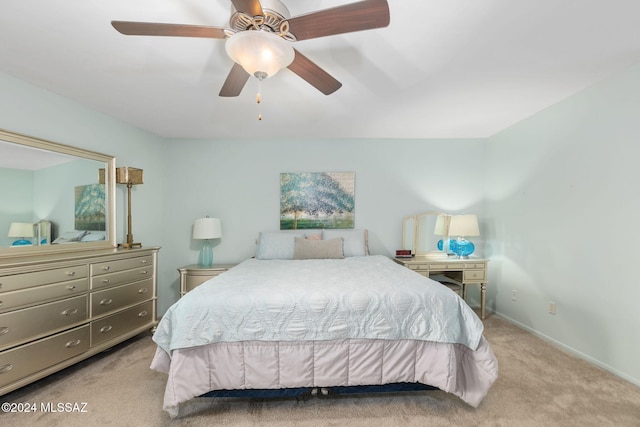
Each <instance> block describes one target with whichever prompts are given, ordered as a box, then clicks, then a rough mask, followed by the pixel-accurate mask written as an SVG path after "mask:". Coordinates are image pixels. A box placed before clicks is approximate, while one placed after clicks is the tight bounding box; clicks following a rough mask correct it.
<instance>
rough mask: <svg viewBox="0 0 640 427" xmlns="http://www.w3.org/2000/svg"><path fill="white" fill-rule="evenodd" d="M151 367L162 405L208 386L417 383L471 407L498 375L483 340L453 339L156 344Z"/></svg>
mask: <svg viewBox="0 0 640 427" xmlns="http://www.w3.org/2000/svg"><path fill="white" fill-rule="evenodd" d="M151 369H154V370H156V371H159V372H163V373H166V374H167V375H168V379H167V385H166V389H165V395H164V404H163V409H164V410H165V411H167V412H168V413H169V415H170V416H171V417H175V416H177V415H178V412H179V405H180V403H182V402H186V401H188V400H190V399H192V398H194V397H197V396H200V395H203V394H206V393H207V392H209V391H212V390H247V389H287V388H301V387H326V388H329V387H336V386H360V385H380V384H391V383H421V384H426V385H429V386H433V387H437V388H439V389H440V390H443V391H446V392H449V393H452V394H454V395H456V396H458V397H459V398H461V399H462V400H463V401H465V402H466V403H468V404H469V405H471V406H473V407H477V406H478V405H479V404H480V402H481V401H482V399H483V398H484V397H485V396H486V394H487V392H488V391H489V388H490V387H491V385H492V384H493V383H494V381H495V380H496V378H497V376H498V362H497V360H496V358H495V356H494V354H493V352H492V351H491V348H490V347H489V345H488V343H487V342H486V340H485V339H484V337H483V338H481V340H480V344H479V346H478V348H477V349H476V350H475V351H473V350H471V349H469V348H468V347H465V346H464V345H461V344H447V343H435V342H429V341H420V340H367V339H343V340H333V341H277V342H269V341H243V342H232V343H214V344H209V345H206V346H201V347H192V348H186V349H177V350H174V351H173V353H172V355H171V357H169V355H168V354H167V353H166V352H165V351H164V350H162V349H161V348H159V347H158V348H157V349H156V354H155V356H154V358H153V361H152V363H151Z"/></svg>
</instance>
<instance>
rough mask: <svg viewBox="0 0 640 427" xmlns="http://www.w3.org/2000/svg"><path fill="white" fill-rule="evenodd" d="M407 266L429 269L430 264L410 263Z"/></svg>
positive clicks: (416, 268) (412, 268) (413, 268)
mask: <svg viewBox="0 0 640 427" xmlns="http://www.w3.org/2000/svg"><path fill="white" fill-rule="evenodd" d="M407 267H409V269H411V270H427V271H428V270H429V265H427V264H408V265H407Z"/></svg>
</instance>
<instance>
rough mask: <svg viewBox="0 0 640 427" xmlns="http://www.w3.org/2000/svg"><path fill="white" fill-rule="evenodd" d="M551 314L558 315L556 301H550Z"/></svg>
mask: <svg viewBox="0 0 640 427" xmlns="http://www.w3.org/2000/svg"><path fill="white" fill-rule="evenodd" d="M549 314H553V315H554V316H555V314H556V302H555V301H549Z"/></svg>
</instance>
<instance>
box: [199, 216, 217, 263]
mask: <svg viewBox="0 0 640 427" xmlns="http://www.w3.org/2000/svg"><path fill="white" fill-rule="evenodd" d="M221 237H222V225H221V222H220V219H218V218H209V217H206V218H198V219H196V220H195V222H194V223H193V238H194V239H196V240H202V241H203V242H202V249H200V258H199V260H198V264H199V265H200V266H201V267H210V266H212V265H213V245H212V242H211V240H212V239H219V238H221Z"/></svg>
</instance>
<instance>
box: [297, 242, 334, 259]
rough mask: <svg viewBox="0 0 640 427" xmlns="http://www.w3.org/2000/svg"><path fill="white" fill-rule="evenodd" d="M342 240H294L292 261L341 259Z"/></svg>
mask: <svg viewBox="0 0 640 427" xmlns="http://www.w3.org/2000/svg"><path fill="white" fill-rule="evenodd" d="M342 258H344V255H343V252H342V238H337V239H329V240H311V239H301V238H300V237H296V238H295V248H294V250H293V259H342Z"/></svg>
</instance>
